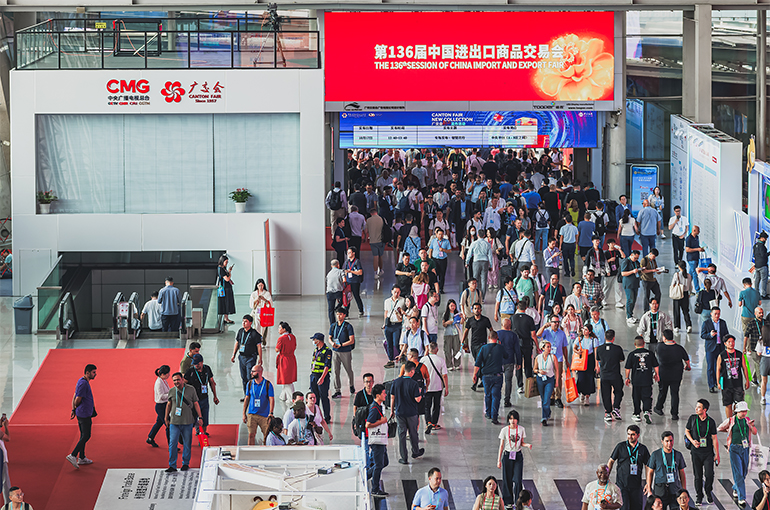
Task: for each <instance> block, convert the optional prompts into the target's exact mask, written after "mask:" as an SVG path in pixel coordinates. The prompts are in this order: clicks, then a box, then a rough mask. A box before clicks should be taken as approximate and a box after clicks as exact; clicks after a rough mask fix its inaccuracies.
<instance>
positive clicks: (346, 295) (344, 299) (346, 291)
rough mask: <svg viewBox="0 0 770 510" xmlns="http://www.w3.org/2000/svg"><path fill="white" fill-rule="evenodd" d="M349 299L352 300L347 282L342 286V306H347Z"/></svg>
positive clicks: (351, 292) (348, 305) (351, 293)
mask: <svg viewBox="0 0 770 510" xmlns="http://www.w3.org/2000/svg"><path fill="white" fill-rule="evenodd" d="M351 301H353V291H352V290H350V285H349V284H345V286H344V287H343V288H342V306H344V307H345V308H349V307H350V302H351Z"/></svg>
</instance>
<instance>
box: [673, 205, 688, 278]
mask: <svg viewBox="0 0 770 510" xmlns="http://www.w3.org/2000/svg"><path fill="white" fill-rule="evenodd" d="M668 229H669V230H670V231H671V245H672V246H673V247H674V264H678V263H679V261H680V260H682V256H683V255H684V240H685V238H686V237H687V233H688V232H689V230H690V222H689V221H688V220H687V217H686V216H682V208H681V207H679V206H678V205H677V206H675V207H674V215H673V216H672V217H671V219H669V220H668Z"/></svg>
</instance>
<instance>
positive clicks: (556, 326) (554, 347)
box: [542, 315, 568, 408]
mask: <svg viewBox="0 0 770 510" xmlns="http://www.w3.org/2000/svg"><path fill="white" fill-rule="evenodd" d="M549 320H550V324H551V327H550V328H547V329H545V330H544V331H543V335H542V339H543V340H548V342H550V344H551V353H552V354H553V355H554V356H556V362H557V363H558V364H559V367H561V368H560V373H562V374H563V373H564V360H565V359H567V345H568V341H567V335H566V333H564V330H563V329H561V323H560V322H559V317H558V316H555V315H554V316H551V318H550V319H549ZM561 388H562V384H561V377H559V380H558V381H556V384H555V388H554V393H553V399H554V400H553V402H552V403H553V404H556V405H557V406H558V407H559V408H564V402H562V401H561Z"/></svg>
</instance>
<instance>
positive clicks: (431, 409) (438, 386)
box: [420, 342, 449, 434]
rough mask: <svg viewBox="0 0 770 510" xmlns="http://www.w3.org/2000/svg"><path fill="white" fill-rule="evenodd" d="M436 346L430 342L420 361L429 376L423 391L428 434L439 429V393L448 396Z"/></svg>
mask: <svg viewBox="0 0 770 510" xmlns="http://www.w3.org/2000/svg"><path fill="white" fill-rule="evenodd" d="M437 353H438V344H437V343H436V342H431V343H430V345H429V346H428V354H427V355H425V357H424V358H422V359H421V360H420V363H422V364H423V365H425V368H427V369H428V373H429V374H430V379H429V382H428V387H427V388H426V390H425V425H426V428H425V433H426V434H430V433H431V431H432V430H433V429H436V430H438V429H440V428H441V426H440V425H439V424H438V418H439V414H440V413H441V392H442V391H443V392H444V396H445V397H446V396H447V395H449V379H448V378H447V369H446V362H445V361H444V358H442V357H441V356H439V355H438V354H437Z"/></svg>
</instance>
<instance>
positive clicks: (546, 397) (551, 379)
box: [532, 340, 560, 427]
mask: <svg viewBox="0 0 770 510" xmlns="http://www.w3.org/2000/svg"><path fill="white" fill-rule="evenodd" d="M540 350H541V351H542V352H541V353H540V354H538V355H537V356H536V357H535V366H534V367H533V369H532V371H533V372H534V373H535V375H536V376H537V390H538V391H539V392H540V402H541V407H542V409H543V415H542V419H541V420H540V423H541V424H542V425H543V427H546V426H548V418H550V417H551V396H552V395H553V389H554V385H555V384H556V381H557V380H560V378H559V376H560V371H559V365H558V362H557V361H556V356H554V355H553V354H551V342H549V341H548V340H542V341H541V342H540Z"/></svg>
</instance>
